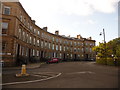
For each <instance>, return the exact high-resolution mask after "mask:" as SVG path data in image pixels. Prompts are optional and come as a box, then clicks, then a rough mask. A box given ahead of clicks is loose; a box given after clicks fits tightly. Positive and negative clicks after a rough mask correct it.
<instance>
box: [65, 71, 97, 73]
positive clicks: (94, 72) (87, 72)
mask: <svg viewBox="0 0 120 90" xmlns="http://www.w3.org/2000/svg"><path fill="white" fill-rule="evenodd" d="M86 73H89V74H95V72H91V71H82V72H72V73H67V74H86Z"/></svg>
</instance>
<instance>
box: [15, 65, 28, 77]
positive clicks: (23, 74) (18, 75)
mask: <svg viewBox="0 0 120 90" xmlns="http://www.w3.org/2000/svg"><path fill="white" fill-rule="evenodd" d="M22 76H29V74H27V73H26V65H22V68H21V74H16V77H22Z"/></svg>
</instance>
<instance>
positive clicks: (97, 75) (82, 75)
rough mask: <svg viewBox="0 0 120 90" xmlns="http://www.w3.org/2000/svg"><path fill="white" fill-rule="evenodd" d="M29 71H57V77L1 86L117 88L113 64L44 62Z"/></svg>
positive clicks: (12, 71) (116, 76)
mask: <svg viewBox="0 0 120 90" xmlns="http://www.w3.org/2000/svg"><path fill="white" fill-rule="evenodd" d="M27 72H28V73H29V74H31V73H39V72H55V73H56V72H58V73H61V75H60V76H59V77H56V78H53V79H50V80H46V81H42V82H34V83H26V84H15V85H5V86H3V88H117V87H118V68H117V67H114V66H105V65H97V64H95V62H62V63H58V64H46V65H43V66H41V67H40V68H36V69H29V70H28V71H27ZM3 73H12V74H15V73H18V70H11V71H10V70H9V71H3Z"/></svg>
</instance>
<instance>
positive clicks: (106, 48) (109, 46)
mask: <svg viewBox="0 0 120 90" xmlns="http://www.w3.org/2000/svg"><path fill="white" fill-rule="evenodd" d="M92 50H93V51H95V52H97V56H98V57H99V58H97V59H96V62H97V63H99V64H107V65H112V66H113V65H120V38H116V39H113V40H111V41H109V42H108V43H105V44H104V43H99V45H98V46H95V47H93V48H92ZM112 55H113V56H112ZM114 57H115V58H114ZM114 60H116V62H115V61H114Z"/></svg>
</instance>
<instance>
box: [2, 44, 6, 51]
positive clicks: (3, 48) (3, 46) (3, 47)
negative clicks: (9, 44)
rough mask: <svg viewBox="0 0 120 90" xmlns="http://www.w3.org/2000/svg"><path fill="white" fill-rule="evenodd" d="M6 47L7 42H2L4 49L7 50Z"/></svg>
mask: <svg viewBox="0 0 120 90" xmlns="http://www.w3.org/2000/svg"><path fill="white" fill-rule="evenodd" d="M5 49H6V42H3V43H2V50H5Z"/></svg>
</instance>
